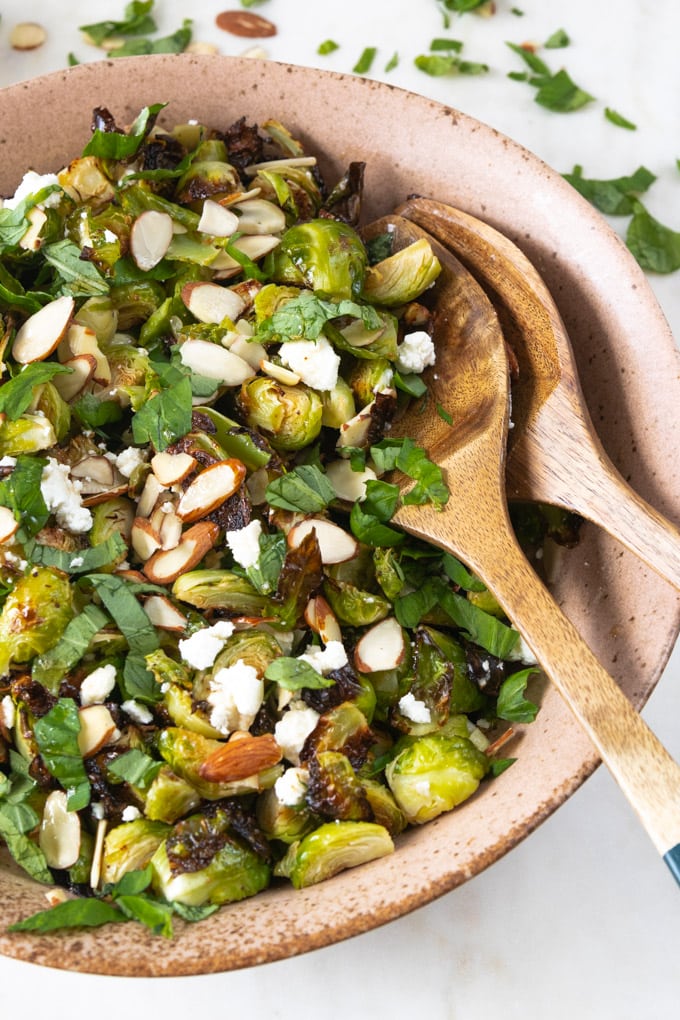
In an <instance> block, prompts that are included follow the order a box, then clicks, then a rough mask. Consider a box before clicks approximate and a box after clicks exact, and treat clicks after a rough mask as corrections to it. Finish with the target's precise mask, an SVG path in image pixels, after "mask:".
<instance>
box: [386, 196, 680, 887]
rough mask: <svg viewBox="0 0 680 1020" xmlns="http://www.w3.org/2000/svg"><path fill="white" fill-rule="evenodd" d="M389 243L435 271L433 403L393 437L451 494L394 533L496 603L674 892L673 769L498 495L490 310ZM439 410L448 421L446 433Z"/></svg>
mask: <svg viewBox="0 0 680 1020" xmlns="http://www.w3.org/2000/svg"><path fill="white" fill-rule="evenodd" d="M385 232H389V233H391V234H392V236H393V240H394V245H395V247H396V249H399V248H403V247H405V246H407V245H408V244H410V243H412V242H413V241H415V240H417V239H418V238H419V237H423V236H425V237H428V238H429V240H430V243H431V244H432V247H433V250H434V252H435V254H436V255H437V257H438V258H439V260H440V262H441V264H442V272H441V275H440V277H439V278H438V280H437V282H436V284H435V288H434V290H433V301H434V315H433V325H434V339H435V346H436V350H437V363H436V366H435V367H434V369H432V370H431V375H430V381H431V382H432V383H433V384H434V392H433V393H432V394H431V398H430V399H428V400H427V401H425V402H424V406H419V407H418V408H417V409H416V410H415V411H414V412H412V413H407V414H405V415H404V417H403V418H402V420H401V422H400V425H399V429H400V431H401V433H402V434H403V435H408V436H410V437H411V438H412V439H414V440H415V441H417V442H420V443H422V445H424V446H425V447H426V449H427V452H428V454H429V456H430V457H432V458H433V459H434V460H435V461H436V462H437V463H438V464H439V465H440V467H441V468H442V470H443V472H444V476H445V479H446V482H447V485H448V488H449V493H450V497H449V500H448V502H447V503H446V505H445V507H444V508H443V509H437V508H436V507H434V506H432V505H426V506H417V505H413V504H410V505H403V506H401V507H400V508H399V509H398V510H397V513H396V514H395V517H394V521H395V523H397V524H398V525H399V526H400V527H402V528H403V529H404V530H405V531H407V532H409V533H410V534H412V535H415V536H417V537H418V538H421V539H424V540H425V541H429V542H431V543H433V544H434V545H436V546H438V547H440V548H442V549H444V550H446V551H448V552H451V553H453V554H454V555H455V556H457V557H459V558H460V559H461V560H462V561H463V562H464V563H465V564H466V565H467V566H468V567H469V568H470V569H471V570H472V571H473V572H474V573H475V574H476V575H477V576H478V577H479V578H480V580H481V581H483V582H484V584H485V585H486V586H487V587H488V588H489V590H490V591H491V592H493V594H494V595H495V596H496V598H497V599H498V602H499V603H500V605H501V606H502V608H503V610H504V611H505V613H506V615H507V617H508V618H509V619H510V620H511V621H512V623H513V624H514V626H515V627H516V628H517V630H518V631H519V632H520V633H521V634H522V636H523V638H524V640H525V641H526V643H527V645H528V646H529V648H530V649H531V650H532V652H533V653H534V655H535V656H536V659H537V661H538V662H539V663H540V665H541V666H542V667H543V669H544V671H545V673H546V675H547V676H548V678H549V679H550V680H551V681H552V682H553V684H554V685H555V686H556V687H557V689H558V691H559V692H560V694H561V695H562V697H563V698H564V699H565V700H566V702H567V704H568V705H569V707H570V709H571V710H572V712H573V714H574V716H575V717H576V719H577V720H578V722H579V723H580V725H581V726H582V727H583V729H584V730H585V732H586V733H587V734H588V736H589V737H590V739H591V741H592V742H593V744H594V745H595V747H596V748H597V750H598V752H599V754H600V756H601V757H602V759H603V761H604V762H605V764H606V765H607V766H608V768H609V770H610V771H611V773H612V774H613V776H614V778H615V779H616V780H617V782H618V783H619V785H620V787H621V788H622V790H623V792H624V794H625V796H626V797H627V798H628V800H629V802H630V803H631V805H632V806H633V807H634V809H635V810H636V812H637V814H638V816H639V818H640V820H641V822H642V824H643V826H644V828H645V829H646V830H647V832H648V834H649V836H650V838H651V839H652V841H653V843H654V845H655V846H656V848H657V850H658V851H659V852H660V853H661V854H662V856H664V858H665V860H666V862H667V863H668V865H669V867H670V868H671V871H672V872H673V874H674V876H675V878H676V880H677V881H678V883H679V884H680V767H678V765H677V764H676V763H675V762H674V761H673V759H672V758H671V756H670V755H669V754H668V752H667V751H666V750H665V748H664V747H663V746H662V745H661V743H660V742H659V741H658V739H657V738H656V737H655V736H654V734H653V733H652V732H651V730H649V728H648V727H647V725H646V723H644V722H643V720H642V718H641V717H640V716H639V715H638V714H637V712H635V710H634V709H633V708H632V706H631V704H630V702H629V701H628V699H627V698H626V697H625V695H624V694H623V693H622V691H621V689H620V688H619V687H618V686H617V684H616V682H615V681H614V680H613V679H612V677H611V676H610V675H609V674H608V673H607V672H606V670H605V669H604V668H603V667H602V665H601V664H600V662H599V661H598V659H597V658H596V657H595V655H594V654H593V653H592V652H591V650H590V648H589V647H588V646H587V645H586V643H585V642H584V641H583V639H582V638H581V636H580V635H579V633H578V631H577V630H576V628H575V627H574V626H573V625H572V624H571V623H570V621H569V620H568V619H567V617H566V616H565V615H564V614H563V613H562V611H561V610H560V609H559V607H558V606H557V604H556V603H555V602H554V601H553V599H552V597H551V596H550V594H549V593H548V591H547V589H546V588H545V587H544V586H543V584H542V582H541V581H540V580H539V578H538V576H537V575H536V573H535V572H534V570H533V569H532V568H531V566H530V565H529V563H528V561H527V559H526V558H525V556H524V554H523V552H522V550H521V549H520V547H519V545H518V543H517V540H516V538H515V536H514V533H513V531H512V527H511V524H510V521H509V516H508V509H507V501H506V495H505V455H506V447H507V434H508V403H509V401H508V392H509V390H508V376H509V372H508V363H507V357H506V346H505V338H504V336H503V333H502V330H501V327H500V323H499V321H498V318H497V316H496V315H495V313H494V310H493V307H492V305H491V302H490V301H489V299H488V298H487V296H486V294H485V293H484V291H483V290H482V288H481V287H480V285H479V284H478V283H477V281H476V280H475V279H474V278H473V277H472V276H471V275H470V274H469V273H468V272H467V271H466V270H465V269H464V268H463V266H462V265H461V263H460V262H458V260H457V259H455V258H454V257H452V256H451V254H450V252H448V251H447V250H446V249H443V248H442V247H441V245H440V244H439V243H438V242H437V241H436V240H434V239H433V238H431V237H429V235H428V234H426V233H425V232H424V231H423V230H422V229H421V228H419V227H418V226H417V225H416V224H413V223H409V222H408V221H406V220H404V219H403V218H402V217H400V216H398V215H394V216H389V217H384V218H383V219H382V220H380V221H378V222H377V223H375V224H373V225H372V227H371V230H370V235H374V234H379V233H385ZM440 402H442V403H444V404H445V405H448V406H447V407H446V409H447V410H448V411H449V414H450V416H451V419H452V425H451V426H450V431H449V432H448V433H447V430H446V429H443V428H442V424H443V422H442V418H441V415H440V410H439V408H438V404H439V403H440ZM428 444H429V445H428Z"/></svg>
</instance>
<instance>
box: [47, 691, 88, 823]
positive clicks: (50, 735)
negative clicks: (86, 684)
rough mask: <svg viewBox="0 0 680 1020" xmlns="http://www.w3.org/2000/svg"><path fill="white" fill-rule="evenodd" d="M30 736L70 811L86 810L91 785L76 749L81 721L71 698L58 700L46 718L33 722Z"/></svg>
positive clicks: (80, 755)
mask: <svg viewBox="0 0 680 1020" xmlns="http://www.w3.org/2000/svg"><path fill="white" fill-rule="evenodd" d="M33 733H34V736H35V739H36V743H37V745H38V749H39V751H40V756H41V757H42V760H43V761H44V763H45V767H46V768H47V771H48V772H49V773H50V775H52V776H54V778H55V779H56V780H58V781H59V782H60V783H61V785H62V786H63V787H64V789H65V790H66V792H67V794H68V809H69V811H79V810H80V808H84V807H87V805H88V804H89V802H90V781H89V779H88V778H87V773H86V771H85V766H84V765H83V756H82V754H81V751H80V748H79V746H78V734H79V733H80V718H79V716H78V708H77V706H76V703H75V701H74V700H73V698H60V699H59V700H58V701H57V703H56V704H55V705H53V707H52V708H51V709H50V710H49V712H47V714H46V715H43V716H42V717H41V718H40V719H36V721H35V725H34V727H33Z"/></svg>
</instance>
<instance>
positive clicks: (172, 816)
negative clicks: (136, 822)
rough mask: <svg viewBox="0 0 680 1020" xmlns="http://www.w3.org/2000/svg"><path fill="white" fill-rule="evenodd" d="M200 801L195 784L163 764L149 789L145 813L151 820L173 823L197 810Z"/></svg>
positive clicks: (145, 802)
mask: <svg viewBox="0 0 680 1020" xmlns="http://www.w3.org/2000/svg"><path fill="white" fill-rule="evenodd" d="M200 803H201V798H200V796H199V794H198V793H197V791H196V790H194V788H193V786H192V785H191V784H190V783H187V781H186V780H185V779H182V778H181V777H180V776H177V775H175V773H174V772H173V771H172V769H170V768H168V767H167V766H166V765H162V766H161V769H160V771H159V772H158V775H157V776H156V778H155V779H154V780H153V782H152V783H151V786H150V787H149V789H148V790H147V793H146V799H145V801H144V814H145V815H146V817H147V818H149V819H150V820H151V821H159V822H168V823H169V824H173V823H174V822H176V821H178V820H179V819H180V818H182V817H183V816H184V815H187V814H189V812H190V811H195V810H196V808H198V806H199V805H200Z"/></svg>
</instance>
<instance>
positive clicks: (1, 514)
mask: <svg viewBox="0 0 680 1020" xmlns="http://www.w3.org/2000/svg"><path fill="white" fill-rule="evenodd" d="M18 530H19V522H18V521H17V520H16V518H15V516H14V514H13V513H12V511H11V510H10V508H9V507H8V506H0V545H2V543H3V542H8V541H9V540H10V538H12V537H13V536H14V535H15V534H16V533H17V531H18Z"/></svg>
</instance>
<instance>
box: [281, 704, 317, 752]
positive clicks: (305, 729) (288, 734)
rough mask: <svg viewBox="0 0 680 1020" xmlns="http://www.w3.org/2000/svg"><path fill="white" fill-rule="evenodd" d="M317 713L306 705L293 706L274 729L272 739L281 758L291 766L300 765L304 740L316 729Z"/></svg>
mask: <svg viewBox="0 0 680 1020" xmlns="http://www.w3.org/2000/svg"><path fill="white" fill-rule="evenodd" d="M319 719H320V716H319V713H318V712H315V711H314V709H313V708H308V707H307V706H306V705H302V704H301V706H300V708H298V707H297V706H296V704H293V705H292V706H291V707H290V708H289V709H288V711H287V712H285V713H284V714H283V716H282V717H281V718H280V719H279V721H278V722H277V724H276V726H275V727H274V739H275V740H276V743H277V744H278V745H279V747H280V748H281V753H282V754H283V757H284V758H285V759H286V760H287V761H289V762H291V764H293V765H299V764H300V751H301V750H302V748H303V747H304V743H305V740H306V739H307V737H308V736H309V734H310V733H311V732H312V730H314V729H316V724H317V723H318V721H319Z"/></svg>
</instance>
